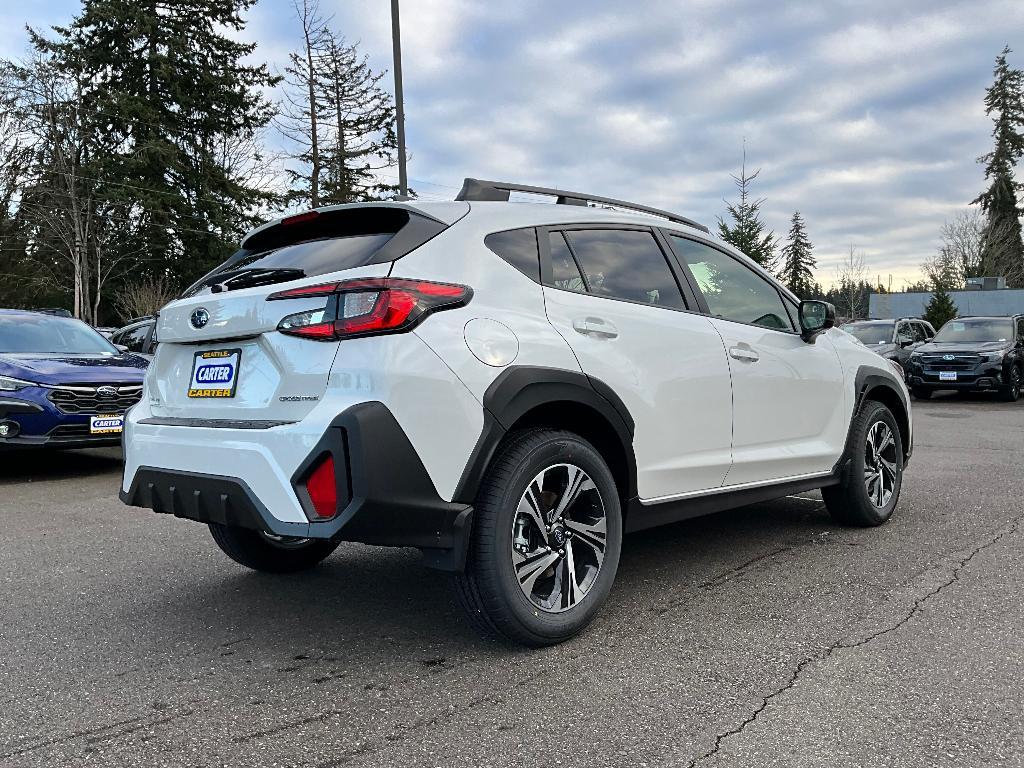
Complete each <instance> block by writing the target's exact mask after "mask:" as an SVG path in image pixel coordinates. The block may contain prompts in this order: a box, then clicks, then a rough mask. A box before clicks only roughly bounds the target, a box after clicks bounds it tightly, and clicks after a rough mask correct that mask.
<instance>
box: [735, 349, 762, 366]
mask: <svg viewBox="0 0 1024 768" xmlns="http://www.w3.org/2000/svg"><path fill="white" fill-rule="evenodd" d="M729 357H731V358H732V359H733V360H742V361H743V362H745V363H756V362H757V361H758V360H760V359H761V356H760V355H759V354H757V352H755V351H754V350H752V349H751V348H750V347H729Z"/></svg>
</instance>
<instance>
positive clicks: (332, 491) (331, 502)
mask: <svg viewBox="0 0 1024 768" xmlns="http://www.w3.org/2000/svg"><path fill="white" fill-rule="evenodd" d="M306 492H307V493H309V500H310V501H311V502H313V510H314V511H315V512H316V517H317V519H319V520H330V519H331V518H332V517H334V516H335V515H336V514H338V485H337V483H336V482H335V480H334V457H333V456H331V455H330V454H326V455H324V457H323V459H322V460H321V461H320V463H319V464H318V465H317V468H316V469H314V470H313V472H312V473H311V474H310V476H309V478H308V479H307V480H306Z"/></svg>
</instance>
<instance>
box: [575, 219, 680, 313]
mask: <svg viewBox="0 0 1024 768" xmlns="http://www.w3.org/2000/svg"><path fill="white" fill-rule="evenodd" d="M565 235H566V237H567V238H568V240H569V245H570V246H571V247H572V252H573V253H574V254H575V256H576V258H577V259H578V260H579V265H580V268H581V269H582V270H583V274H584V275H585V276H586V278H587V287H588V288H589V289H590V292H591V293H593V294H595V295H597V296H609V297H612V298H616V299H626V300H628V301H636V302H640V303H642V304H656V305H658V306H660V307H673V308H675V309H685V308H686V305H685V304H684V303H683V295H682V293H680V291H679V286H678V285H677V284H676V280H675V278H674V277H673V276H672V271H671V269H669V266H668V262H667V261H665V256H664V255H663V254H662V252H661V248H659V247H658V242H657V241H656V240H655V239H654V235H652V234H651V233H650V232H635V231H629V230H616V229H587V230H580V231H572V232H566V233H565Z"/></svg>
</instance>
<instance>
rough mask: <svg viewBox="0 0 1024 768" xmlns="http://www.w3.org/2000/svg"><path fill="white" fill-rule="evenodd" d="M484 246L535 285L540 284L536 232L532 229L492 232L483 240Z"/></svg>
mask: <svg viewBox="0 0 1024 768" xmlns="http://www.w3.org/2000/svg"><path fill="white" fill-rule="evenodd" d="M484 245H486V246H487V247H488V248H490V249H491V250H492V251H494V252H495V253H496V254H498V255H499V256H501V258H502V259H504V260H505V261H507V262H508V263H509V264H511V265H512V266H513V267H515V268H516V269H518V270H519V271H520V272H522V273H523V274H524V275H526V276H527V277H528V278H530V279H531V280H533V281H534V282H535V283H539V282H540V257H539V256H538V253H537V231H536V230H535V229H533V227H529V228H527V229H511V230H509V231H507V232H493V233H491V234H490V235H488V236H487V237H485V238H484Z"/></svg>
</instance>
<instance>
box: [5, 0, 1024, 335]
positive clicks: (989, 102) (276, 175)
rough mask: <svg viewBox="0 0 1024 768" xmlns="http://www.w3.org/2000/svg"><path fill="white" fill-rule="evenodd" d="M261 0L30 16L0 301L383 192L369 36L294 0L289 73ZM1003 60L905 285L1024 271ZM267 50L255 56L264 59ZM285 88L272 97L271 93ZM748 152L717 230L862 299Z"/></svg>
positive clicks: (1019, 120)
mask: <svg viewBox="0 0 1024 768" xmlns="http://www.w3.org/2000/svg"><path fill="white" fill-rule="evenodd" d="M255 2H256V0H82V7H81V10H80V12H79V13H78V15H76V16H75V17H74V18H73V19H72V20H71V22H70V23H69V24H67V25H66V26H57V27H54V28H53V29H52V30H50V31H49V32H48V33H45V34H44V33H42V32H39V31H36V30H33V29H28V30H27V34H28V39H27V44H28V50H29V53H28V55H27V56H26V58H24V59H20V60H0V306H34V307H45V306H67V305H70V306H71V308H72V309H73V312H74V314H75V315H76V316H78V317H82V318H83V319H85V320H87V321H89V322H93V323H99V322H102V321H104V320H106V321H108V322H109V321H111V320H114V319H117V318H119V319H122V320H123V319H127V318H128V317H129V316H131V315H134V314H143V313H146V312H150V311H152V310H153V309H155V308H157V307H159V306H160V305H161V304H162V303H164V302H165V301H167V300H169V299H170V298H172V297H173V296H174V295H176V294H177V293H178V292H179V291H180V290H181V289H183V288H184V287H186V286H187V285H189V284H190V283H191V282H193V281H194V280H195V279H196V278H197V277H199V276H200V275H202V274H204V273H206V272H207V271H208V270H209V269H210V268H211V267H212V266H214V265H215V264H217V263H219V262H221V261H222V260H223V259H225V258H226V257H227V256H228V255H230V253H232V252H233V251H234V250H235V248H236V246H237V243H238V241H239V239H240V238H241V236H242V235H243V234H244V233H245V231H247V230H248V229H249V228H251V227H252V226H253V225H254V224H256V223H258V222H259V221H261V220H265V219H266V218H268V217H271V216H274V215H279V214H280V213H281V212H283V211H284V210H286V209H288V208H295V207H316V206H320V205H329V204H335V203H347V202H355V201H364V200H376V199H387V198H390V197H393V196H394V194H395V193H396V191H397V190H396V188H395V186H394V185H393V184H390V183H387V182H385V181H383V179H386V178H388V176H389V174H388V169H391V168H392V167H393V166H394V165H395V164H396V163H397V146H396V144H397V141H396V138H395V109H394V103H393V100H392V98H391V95H390V94H389V93H388V92H387V91H385V90H384V89H383V88H382V87H381V79H382V78H383V77H384V75H385V73H384V72H382V71H374V70H373V69H372V68H371V67H370V66H369V63H368V61H367V59H366V57H365V55H361V54H360V52H359V50H358V46H357V45H356V44H354V43H352V42H349V41H348V40H347V39H346V38H345V37H344V35H342V34H341V33H340V32H339V31H338V30H337V29H336V28H335V25H334V22H333V19H332V18H331V17H330V16H327V15H325V14H324V13H323V12H322V11H321V8H320V6H319V4H318V0H292V2H293V8H294V21H293V29H294V38H295V40H296V42H297V45H296V47H295V50H293V51H291V52H290V53H289V55H288V59H287V62H286V64H285V66H284V69H283V71H281V72H275V71H272V69H271V67H270V66H269V65H268V64H266V63H258V60H257V59H256V54H257V53H258V49H257V46H256V45H255V44H252V43H243V42H239V41H238V40H237V39H235V37H237V33H239V32H241V31H242V30H244V28H245V26H246V18H245V16H246V12H248V11H249V10H250V9H251V8H252V6H253V5H254V4H255ZM1010 53H1011V51H1010V49H1009V48H1006V49H1004V50H1003V51H1002V53H1001V54H1000V55H999V56H998V57H997V59H996V66H995V69H994V72H993V75H994V78H993V84H992V86H991V87H990V88H988V89H987V90H986V94H985V108H986V112H987V114H988V115H989V116H990V118H991V119H992V122H993V131H992V136H993V150H992V151H991V152H990V153H988V154H986V155H984V156H983V157H981V158H979V162H981V163H982V164H983V165H984V168H985V180H986V183H987V188H986V189H985V190H984V191H983V192H982V193H981V194H980V195H979V196H978V197H977V198H976V199H975V200H974V201H973V204H974V207H972V208H970V209H968V210H966V211H965V212H963V213H961V214H959V215H958V216H956V217H955V218H954V219H953V220H952V221H950V222H947V223H946V224H945V225H944V227H943V230H942V233H941V234H942V245H941V247H940V249H939V251H938V252H937V253H936V254H935V255H934V256H933V257H932V258H930V259H929V260H928V261H927V262H926V263H925V264H924V265H922V272H923V275H922V279H921V280H920V281H919V282H918V283H915V284H914V285H912V286H908V288H914V289H922V290H952V289H955V288H959V287H962V285H963V283H964V280H965V279H966V278H968V277H973V276H978V275H1002V276H1005V277H1006V279H1007V282H1008V284H1009V285H1010V286H1012V287H1021V286H1024V244H1022V241H1021V224H1020V213H1021V208H1020V204H1019V200H1018V193H1020V192H1021V190H1022V185H1021V183H1020V182H1019V181H1018V180H1017V178H1016V176H1015V173H1016V166H1017V164H1018V163H1019V161H1020V159H1021V156H1022V154H1024V74H1022V71H1021V70H1020V69H1016V68H1014V67H1012V66H1010V64H1009V60H1008V56H1009V54H1010ZM254 62H255V63H254ZM270 92H274V93H278V94H280V97H279V99H278V101H276V102H272V101H270V100H269V99H268V98H267V96H266V94H267V93H270ZM758 174H759V171H753V172H748V170H747V166H746V157H745V152H744V161H743V165H742V167H741V171H740V174H739V175H738V176H734V177H733V179H734V181H735V183H736V186H737V189H738V193H739V197H738V200H736V201H735V202H729V203H727V209H726V216H725V217H723V218H720V219H719V222H718V230H719V235H720V236H721V237H722V239H724V240H725V241H726V242H729V243H731V244H732V245H734V246H735V247H737V248H738V249H739V250H741V251H743V252H744V253H746V254H747V255H749V256H750V257H751V258H753V259H754V260H755V261H757V262H758V263H760V264H762V265H763V266H764V267H765V268H766V269H769V270H770V271H772V272H773V273H775V274H777V275H778V276H779V277H780V278H781V279H782V281H783V282H784V283H785V284H786V285H787V286H788V287H789V288H790V289H791V290H793V292H794V293H796V294H797V295H798V296H801V297H803V298H824V299H826V300H830V301H832V302H833V303H835V304H836V306H837V308H838V310H839V312H840V314H843V315H844V316H847V317H858V316H862V315H864V314H866V312H867V305H868V298H869V296H870V294H871V293H873V292H879V291H885V290H886V288H885V287H884V286H881V285H876V284H874V283H873V282H871V281H870V280H868V277H867V270H866V268H865V266H864V262H863V258H862V257H861V256H860V255H859V254H857V253H856V252H855V250H854V249H853V248H852V247H851V249H850V253H849V255H848V257H847V258H846V259H844V262H843V264H842V266H841V267H840V268H839V270H838V271H837V274H836V278H835V280H834V281H832V283H833V284H832V286H831V287H830V288H827V289H826V288H823V287H822V285H821V283H820V282H819V281H818V279H816V269H817V260H816V257H815V255H814V244H813V242H812V241H811V238H810V235H809V232H808V224H807V222H806V221H805V220H804V217H803V216H802V214H801V213H800V212H799V211H795V212H793V214H792V216H791V218H790V227H789V231H788V233H787V235H786V236H785V237H784V238H780V237H777V236H776V234H775V233H774V232H772V231H771V230H770V229H769V228H768V227H767V226H766V224H765V223H764V221H763V218H762V214H761V209H762V206H763V205H764V203H765V200H764V199H763V198H757V197H755V196H754V195H753V193H752V184H753V182H754V181H755V180H756V179H757V177H758Z"/></svg>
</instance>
